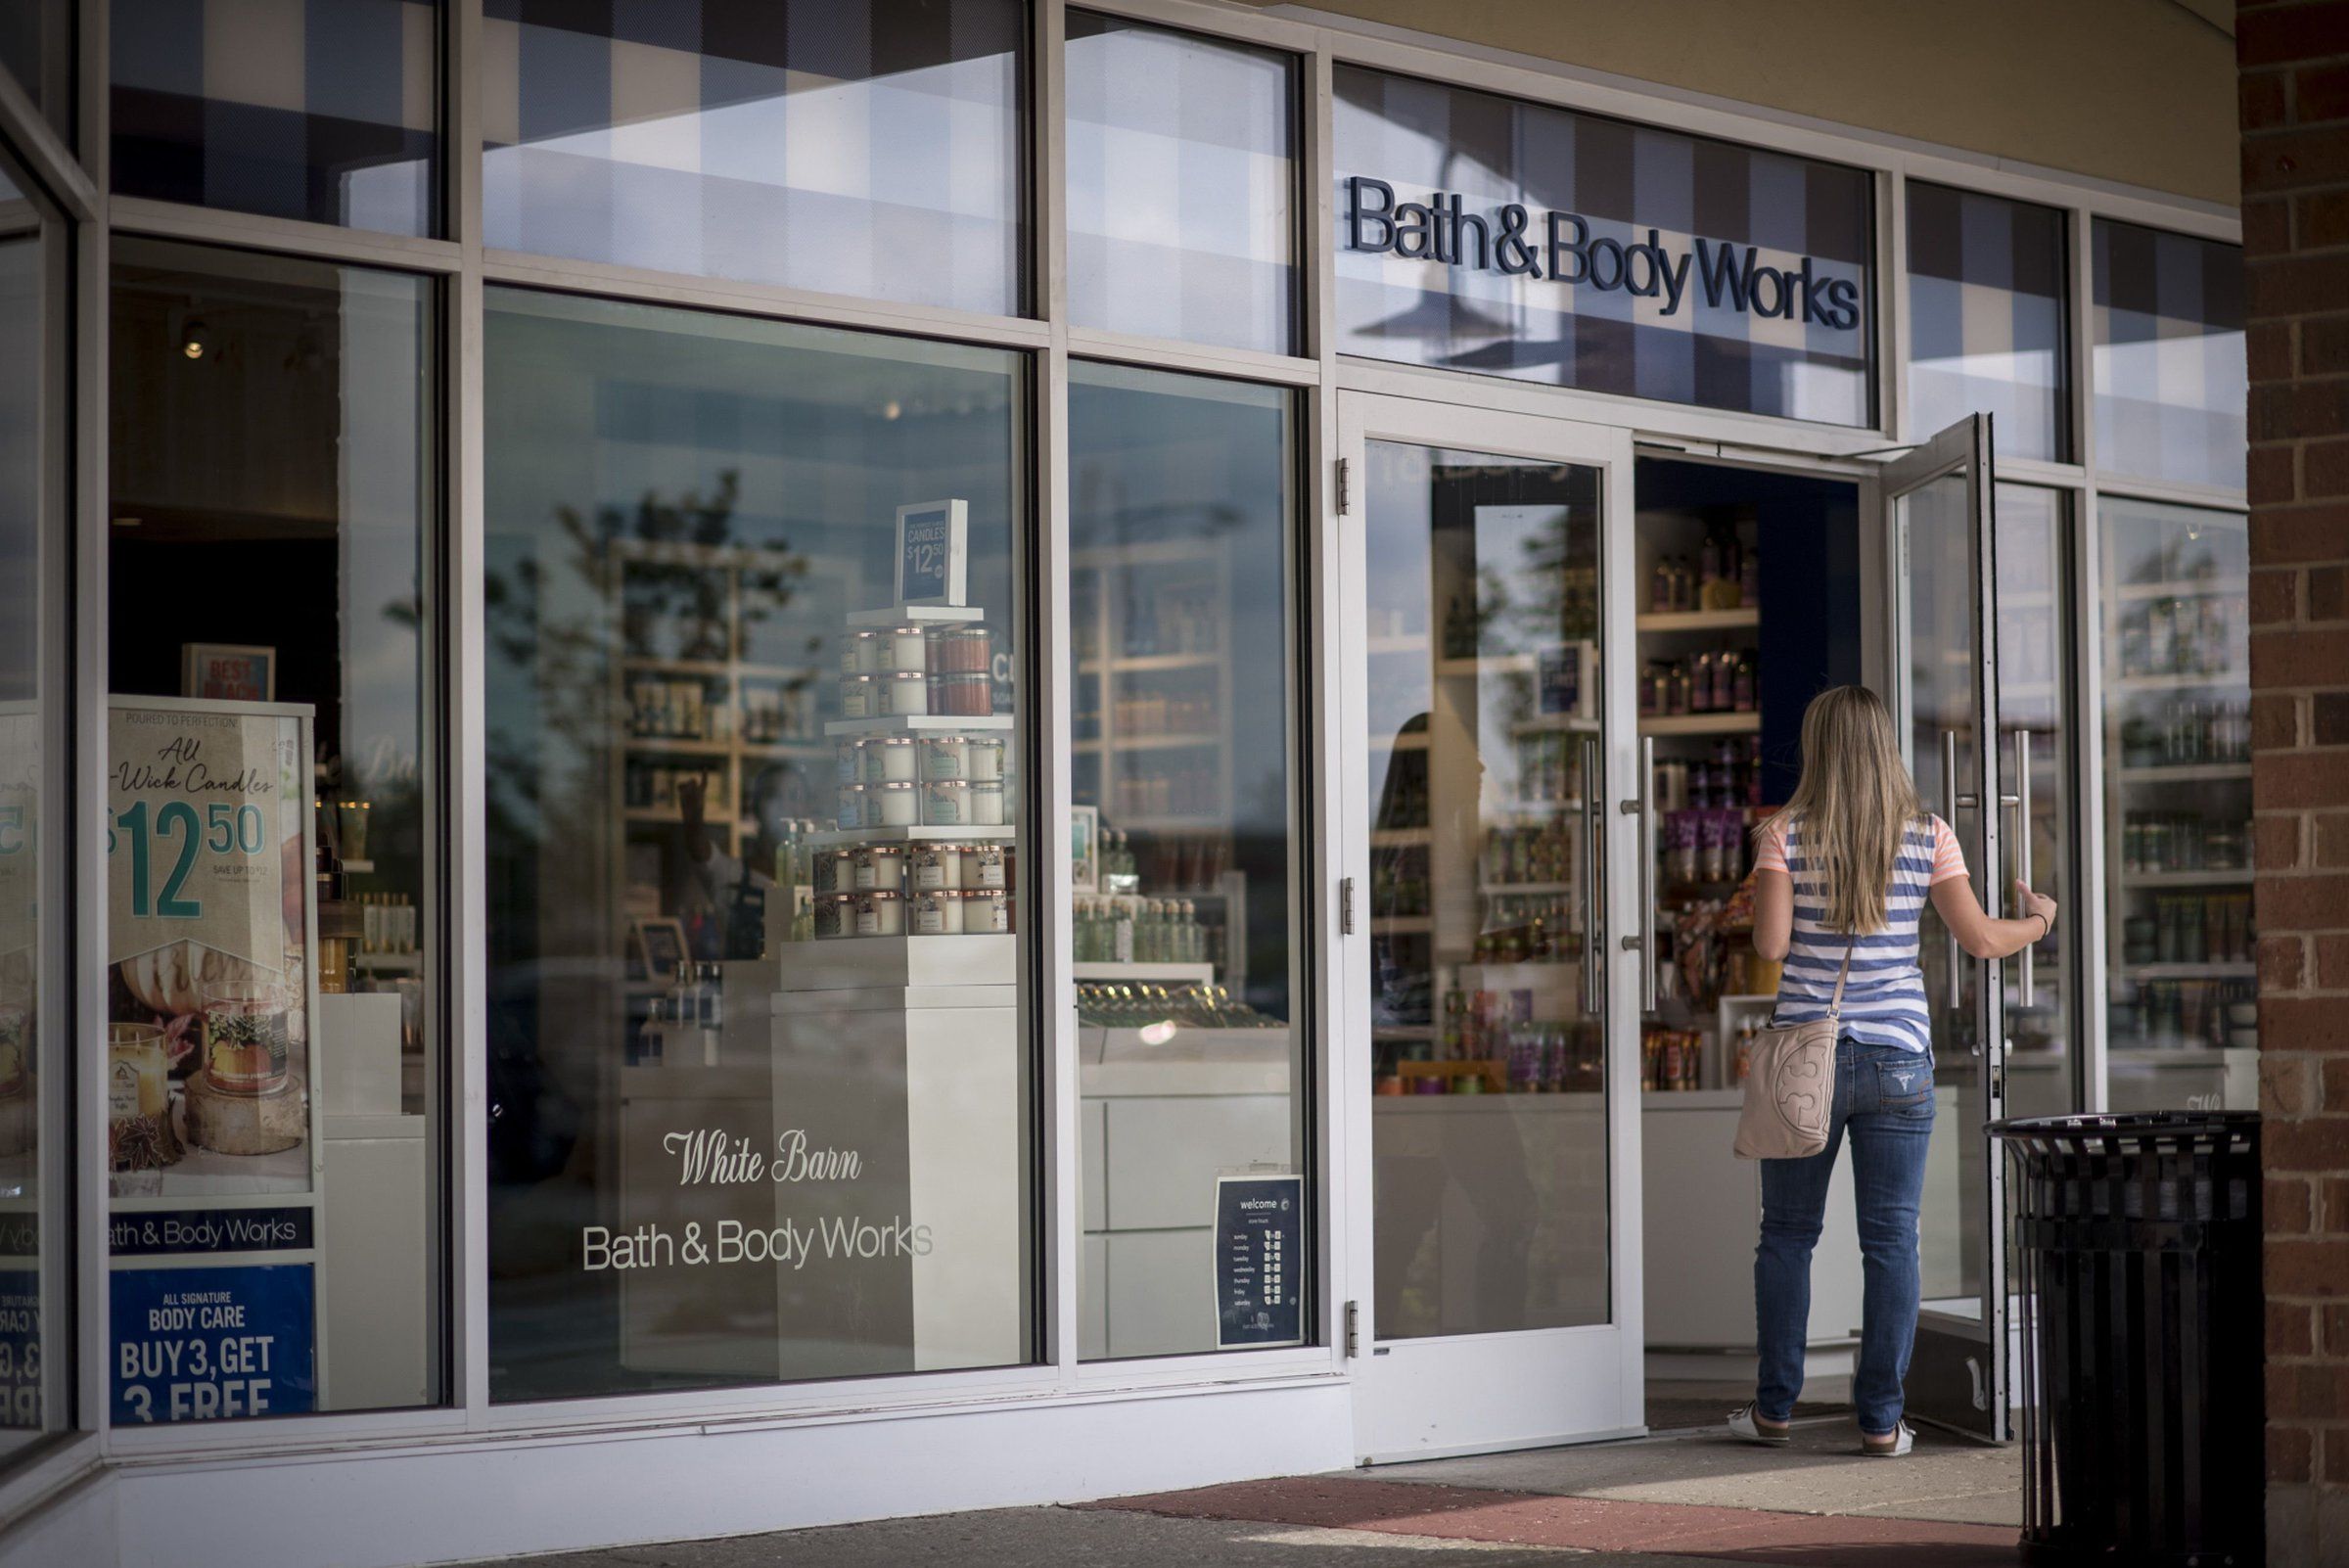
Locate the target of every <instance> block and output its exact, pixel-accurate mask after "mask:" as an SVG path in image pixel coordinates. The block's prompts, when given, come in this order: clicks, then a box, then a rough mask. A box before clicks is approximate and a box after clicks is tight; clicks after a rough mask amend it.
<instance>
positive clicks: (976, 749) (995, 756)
mask: <svg viewBox="0 0 2349 1568" xmlns="http://www.w3.org/2000/svg"><path fill="white" fill-rule="evenodd" d="M961 745H962V748H963V757H964V772H963V775H962V776H963V777H965V778H968V779H982V780H984V779H994V780H996V781H998V782H1000V781H1001V780H1002V777H1003V743H1002V742H1001V741H999V740H979V739H976V738H974V739H971V740H967V741H963V742H962V743H961Z"/></svg>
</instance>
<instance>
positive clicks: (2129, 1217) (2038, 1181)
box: [1990, 1111, 2267, 1568]
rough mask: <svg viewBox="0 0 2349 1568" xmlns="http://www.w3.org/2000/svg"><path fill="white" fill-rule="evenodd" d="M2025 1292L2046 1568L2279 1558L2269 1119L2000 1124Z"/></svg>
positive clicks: (2036, 1511)
mask: <svg viewBox="0 0 2349 1568" xmlns="http://www.w3.org/2000/svg"><path fill="white" fill-rule="evenodd" d="M1990 1130H1991V1133H1992V1135H1993V1136H1996V1137H1999V1138H2003V1139H2004V1140H2005V1143H2006V1147H2007V1148H2008V1149H2009V1150H2011V1151H2012V1152H2013V1154H2014V1162H2013V1167H2012V1169H2014V1171H2015V1174H2016V1179H2015V1180H2014V1181H2013V1182H2012V1183H2011V1184H2010V1186H2009V1189H2008V1190H2009V1203H2010V1205H2011V1207H2012V1209H2013V1210H2014V1213H2015V1236H2014V1240H2015V1260H2016V1268H2017V1271H2018V1279H2017V1281H2016V1282H2017V1285H2018V1287H2019V1289H2020V1291H2021V1294H2022V1297H2023V1301H2022V1309H2023V1311H2024V1313H2025V1314H2026V1315H2025V1317H2024V1319H2023V1321H2024V1323H2025V1324H2026V1328H2025V1332H2024V1334H2023V1368H2022V1377H2021V1381H2020V1384H2019V1389H2020V1392H2021V1395H2022V1398H2023V1402H2024V1406H2025V1408H2024V1416H2023V1548H2024V1553H2025V1555H2026V1557H2027V1558H2028V1559H2029V1560H2030V1561H2032V1562H2035V1563H2087V1562H2095V1563H2113V1564H2118V1563H2129V1564H2138V1563H2148V1564H2178V1565H2193V1568H2214V1565H2222V1564H2234V1565H2236V1568H2255V1565H2256V1564H2258V1563H2260V1562H2262V1561H2264V1560H2265V1546H2266V1536H2267V1528H2266V1498H2265V1488H2266V1473H2267V1457H2266V1456H2267V1434H2266V1422H2267V1399H2266V1391H2265V1388H2264V1386H2263V1381H2262V1380H2263V1376H2264V1373H2263V1361H2264V1359H2265V1346H2266V1343H2267V1338H2266V1323H2265V1309H2264V1306H2263V1303H2262V1298H2261V1289H2260V1190H2261V1189H2260V1177H2259V1117H2258V1115H2257V1114H2256V1113H2255V1112H2249V1111H2233V1112H2195V1113H2184V1112H2181V1113H2166V1112H2153V1113H2146V1114H2141V1115H2132V1116H2054V1117H2043V1118H2037V1119H2032V1120H2022V1121H2009V1122H1994V1123H1993V1124H1991V1129H1990Z"/></svg>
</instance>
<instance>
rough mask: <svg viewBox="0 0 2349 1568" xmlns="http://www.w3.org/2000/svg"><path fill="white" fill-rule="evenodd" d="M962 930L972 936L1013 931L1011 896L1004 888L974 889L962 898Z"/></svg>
mask: <svg viewBox="0 0 2349 1568" xmlns="http://www.w3.org/2000/svg"><path fill="white" fill-rule="evenodd" d="M962 929H963V930H964V931H965V932H966V933H969V934H971V935H974V936H977V935H983V934H986V933H990V932H997V931H1009V930H1010V929H1011V894H1010V893H1009V892H1008V891H1006V890H1004V889H1002V888H974V889H971V890H968V891H966V892H965V893H964V894H963V896H962Z"/></svg>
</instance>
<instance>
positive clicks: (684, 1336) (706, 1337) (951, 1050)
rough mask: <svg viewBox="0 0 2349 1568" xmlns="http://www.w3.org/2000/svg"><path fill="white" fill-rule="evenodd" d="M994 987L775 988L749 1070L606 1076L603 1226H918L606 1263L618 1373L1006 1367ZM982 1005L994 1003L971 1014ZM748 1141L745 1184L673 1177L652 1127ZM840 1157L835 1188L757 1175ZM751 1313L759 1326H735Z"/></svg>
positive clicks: (1018, 1348) (1014, 1073)
mask: <svg viewBox="0 0 2349 1568" xmlns="http://www.w3.org/2000/svg"><path fill="white" fill-rule="evenodd" d="M1014 995H1015V991H1014V988H1012V987H1010V986H1008V985H1005V986H992V987H943V988H941V987H929V988H911V989H904V988H900V989H897V990H894V991H893V990H890V989H887V988H877V989H867V990H858V991H839V992H785V993H780V994H778V995H776V996H775V997H774V1001H775V1011H774V1014H773V1016H772V1017H771V1018H770V1020H769V1035H768V1050H767V1052H766V1058H765V1060H764V1062H762V1063H760V1064H758V1065H743V1064H737V1065H726V1066H719V1067H711V1068H701V1067H692V1066H678V1065H667V1066H663V1067H658V1068H631V1069H627V1070H625V1071H623V1072H622V1134H621V1144H622V1150H621V1159H622V1181H621V1190H622V1192H623V1193H625V1194H629V1195H632V1198H633V1201H631V1202H630V1203H629V1204H627V1205H626V1206H625V1209H624V1212H623V1213H622V1216H621V1217H620V1225H619V1228H620V1229H621V1230H622V1231H626V1230H632V1229H634V1228H635V1227H637V1226H640V1225H651V1226H655V1227H660V1228H663V1229H666V1230H668V1232H670V1233H672V1234H678V1235H681V1234H683V1227H684V1226H685V1225H686V1224H687V1223H689V1222H700V1223H701V1224H702V1226H703V1229H704V1232H705V1234H707V1235H709V1236H711V1237H713V1238H714V1237H715V1236H716V1235H717V1227H718V1223H719V1222H720V1221H721V1220H722V1221H727V1222H731V1223H732V1224H734V1225H735V1226H738V1227H740V1229H741V1230H743V1231H752V1230H756V1231H767V1230H782V1229H784V1228H785V1227H787V1226H789V1227H796V1230H797V1231H798V1232H799V1233H801V1234H811V1233H817V1232H821V1231H822V1230H824V1229H825V1228H826V1227H828V1226H833V1225H837V1224H843V1223H846V1224H850V1225H855V1224H859V1223H861V1224H864V1225H869V1226H872V1227H877V1228H878V1229H879V1230H881V1231H882V1232H884V1233H888V1232H891V1231H893V1230H894V1229H895V1227H897V1226H898V1224H899V1223H900V1222H901V1223H902V1224H903V1225H905V1226H908V1227H913V1228H915V1229H917V1230H923V1231H926V1232H927V1247H928V1250H927V1251H926V1252H924V1251H921V1250H919V1248H918V1247H917V1248H916V1249H915V1250H914V1251H913V1252H912V1254H911V1255H910V1256H903V1255H899V1254H898V1253H897V1252H896V1251H895V1250H894V1248H893V1249H892V1250H891V1251H889V1252H886V1253H883V1254H881V1255H878V1256H874V1255H848V1256H843V1255H840V1254H837V1253H834V1252H830V1251H828V1250H826V1249H825V1248H824V1247H822V1246H820V1245H819V1246H818V1247H817V1248H815V1249H814V1250H812V1251H811V1252H810V1253H809V1255H808V1256H807V1257H806V1259H805V1260H804V1261H803V1260H793V1261H790V1262H784V1263H777V1264H772V1265H769V1264H767V1263H765V1262H763V1261H760V1260H751V1259H746V1260H744V1261H741V1262H737V1263H734V1264H729V1265H712V1266H709V1267H703V1268H689V1269H676V1268H656V1269H649V1270H638V1271H634V1272H629V1273H623V1274H622V1276H621V1290H622V1347H623V1355H624V1357H625V1360H626V1362H627V1364H628V1365H630V1366H632V1367H636V1368H639V1369H643V1370H648V1371H653V1370H660V1371H671V1372H690V1373H695V1374H701V1375H708V1374H712V1373H722V1374H726V1375H737V1376H744V1377H757V1378H782V1379H787V1380H788V1379H806V1378H818V1377H832V1376H855V1375H865V1374H874V1373H887V1372H892V1371H934V1370H941V1369H945V1368H952V1367H963V1366H977V1365H1000V1364H1009V1363H1012V1362H1016V1361H1018V1360H1020V1358H1021V1355H1022V1353H1023V1347H1024V1339H1023V1335H1024V1333H1025V1323H1024V1319H1023V1316H1022V1312H1023V1308H1022V1300H1023V1290H1022V1285H1023V1274H1022V1271H1021V1266H1020V1263H1019V1260H1020V1258H1021V1256H1022V1222H1023V1215H1024V1212H1025V1211H1024V1207H1023V1197H1022V1192H1021V1184H1020V1173H1021V1170H1022V1164H1021V1155H1020V1137H1021V1128H1022V1126H1023V1122H1022V1117H1021V1094H1020V1088H1021V1083H1022V1074H1021V1065H1020V1064H1021V1046H1020V1034H1019V1027H1018V1017H1019V1014H1018V1010H1017V1008H1016V1007H1014V1006H1012V1005H1010V1003H1011V1001H1012V999H1013V997H1014ZM981 1002H993V1003H999V1005H978V1004H977V1003H981ZM702 1131H709V1132H714V1133H716V1134H718V1135H720V1136H721V1137H723V1138H724V1139H725V1140H726V1142H727V1143H728V1144H729V1145H732V1144H734V1143H735V1142H736V1140H747V1143H748V1145H749V1147H750V1148H752V1149H754V1150H757V1151H759V1152H760V1154H761V1155H762V1156H764V1157H767V1158H768V1159H769V1161H770V1164H769V1165H768V1167H767V1169H766V1170H765V1171H764V1172H762V1173H761V1177H760V1180H759V1181H756V1182H743V1183H739V1184H734V1185H728V1186H723V1187H720V1186H712V1185H708V1184H694V1185H680V1184H679V1181H678V1175H679V1169H680V1168H679V1158H680V1155H679V1153H678V1150H677V1148H676V1146H675V1145H674V1143H673V1141H672V1134H677V1133H688V1134H690V1133H694V1132H702ZM791 1146H797V1147H804V1148H805V1149H806V1150H807V1151H810V1152H817V1153H827V1154H828V1153H831V1152H835V1151H837V1152H840V1153H853V1154H854V1156H855V1158H856V1161H857V1169H856V1172H855V1174H854V1175H853V1176H837V1175H832V1174H828V1173H827V1174H824V1175H822V1176H820V1177H812V1176H811V1178H810V1179H807V1180H796V1181H795V1180H777V1179H773V1176H774V1175H775V1174H776V1173H775V1170H774V1167H773V1165H772V1163H771V1161H772V1160H773V1159H774V1158H777V1157H779V1154H780V1151H782V1150H784V1149H785V1148H787V1147H791ZM759 1321H765V1322H771V1323H772V1324H773V1325H774V1327H773V1331H772V1333H771V1335H767V1334H759V1333H748V1332H744V1331H743V1324H744V1323H746V1322H759Z"/></svg>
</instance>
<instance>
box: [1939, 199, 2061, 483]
mask: <svg viewBox="0 0 2349 1568" xmlns="http://www.w3.org/2000/svg"><path fill="white" fill-rule="evenodd" d="M1908 199H1909V401H1910V414H1909V424H1910V428H1911V430H1912V431H1914V432H1915V433H1916V434H1917V435H1918V436H1920V437H1922V436H1929V435H1931V434H1932V433H1933V432H1935V431H1937V430H1940V429H1942V428H1943V427H1945V426H1948V425H1953V424H1955V423H1957V421H1958V420H1960V419H1963V418H1964V417H1965V416H1966V415H1968V414H1974V413H1985V414H1989V415H1991V416H1992V418H1991V431H1992V436H1993V438H1994V439H1996V441H1997V442H1998V455H1999V456H2001V457H2034V458H2041V459H2045V460H2047V461H2050V462H2060V461H2062V460H2063V459H2065V458H2067V457H2069V456H2070V455H2071V452H2070V446H2071V442H2070V439H2069V424H2070V421H2069V420H2068V419H2067V417H2066V411H2067V410H2068V409H2069V408H2070V406H2071V397H2070V394H2069V392H2068V391H2067V389H2068V387H2069V385H2070V382H2069V378H2068V377H2067V376H2066V375H2065V371H2064V367H2065V364H2066V362H2067V361H2068V359H2069V357H2070V350H2069V348H2068V347H2067V346H2066V343H2065V326H2064V309H2063V300H2064V294H2065V289H2064V281H2063V280H2064V249H2065V248H2064V243H2063V225H2064V214H2063V213H2062V212H2060V211H2058V210H2057V209H2055V208H2049V207H2032V206H2030V205H2028V204H2026V203H2022V202H2007V201H2002V200H2000V199H1999V198H1998V197H1995V196H1982V195H1978V194H1977V193H1975V192H1972V191H1958V190H1952V189H1951V188H1949V187H1948V186H1944V185H1927V184H1924V183H1923V182H1921V181H1917V180H1911V181H1910V182H1909V187H1908Z"/></svg>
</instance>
